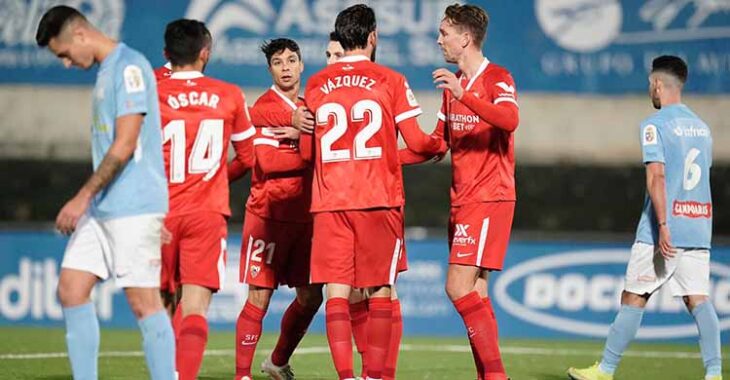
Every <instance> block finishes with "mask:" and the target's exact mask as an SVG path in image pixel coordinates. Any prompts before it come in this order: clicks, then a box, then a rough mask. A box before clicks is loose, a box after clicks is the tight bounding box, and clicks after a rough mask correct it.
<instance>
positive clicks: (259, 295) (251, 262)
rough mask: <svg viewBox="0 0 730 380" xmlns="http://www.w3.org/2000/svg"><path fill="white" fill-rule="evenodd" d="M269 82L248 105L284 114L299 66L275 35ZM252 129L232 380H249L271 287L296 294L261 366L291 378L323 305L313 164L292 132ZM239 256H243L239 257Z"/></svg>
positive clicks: (286, 42) (290, 46)
mask: <svg viewBox="0 0 730 380" xmlns="http://www.w3.org/2000/svg"><path fill="white" fill-rule="evenodd" d="M261 50H262V51H263V53H264V54H265V55H266V59H267V62H268V65H269V71H270V72H271V76H272V78H273V80H274V85H273V86H272V87H271V89H269V90H268V91H266V92H265V93H264V94H263V95H261V97H260V98H259V99H258V100H257V101H256V103H255V104H254V106H253V109H254V110H259V109H263V110H264V111H266V112H272V113H273V112H285V111H288V112H291V111H293V110H296V109H297V108H299V107H301V106H303V104H304V103H303V102H302V100H301V99H300V98H299V88H300V79H301V73H302V71H303V70H304V65H303V63H302V60H301V52H300V49H299V46H298V45H297V43H296V42H294V41H292V40H290V39H287V38H279V39H275V40H272V41H269V42H268V43H266V44H264V45H263V46H262V47H261ZM288 129H289V130H291V131H294V132H296V134H295V135H294V136H292V137H291V138H286V137H285V135H286V134H287V133H289V132H291V131H289V132H287V131H285V130H284V128H269V127H264V128H260V127H258V126H257V127H256V135H255V137H254V140H253V146H254V152H255V165H254V168H253V176H252V180H251V195H250V196H249V198H248V202H247V203H246V216H245V221H244V226H243V245H242V247H241V248H242V252H241V257H242V259H241V272H240V273H241V274H240V279H241V281H242V282H244V283H246V284H248V289H249V290H248V298H247V300H246V304H245V305H244V307H243V310H242V311H241V314H240V315H239V317H238V321H237V323H236V379H251V363H252V361H253V356H254V352H255V350H256V344H257V343H258V340H259V337H260V336H261V321H262V319H263V318H264V315H265V314H266V310H267V308H268V306H269V301H270V299H271V296H272V294H273V292H274V290H275V289H276V288H277V287H278V285H280V284H281V285H288V286H289V287H295V288H296V293H297V296H296V298H295V299H294V301H293V302H292V303H291V305H290V306H289V308H287V310H286V312H285V313H284V316H283V317H282V321H281V331H280V335H279V340H278V342H277V344H276V347H275V348H274V351H273V352H272V353H271V355H270V356H269V357H268V358H267V359H266V360H265V361H264V362H263V363H262V365H261V369H262V371H263V372H266V373H268V374H269V375H270V376H271V377H272V378H274V379H293V378H294V375H293V372H292V370H291V367H290V366H289V358H290V357H291V355H292V353H293V352H294V349H295V348H296V347H297V345H298V344H299V342H300V341H301V339H302V338H303V337H304V334H305V332H306V331H307V328H308V327H309V324H310V322H311V321H312V319H313V318H314V315H315V314H316V313H317V310H319V306H320V305H321V304H322V285H310V284H309V260H310V251H311V241H312V215H311V213H310V212H309V208H310V203H311V190H312V183H311V182H312V169H311V167H310V166H309V164H308V163H307V162H305V161H304V160H303V159H302V156H301V155H300V153H299V141H298V134H299V131H298V130H296V129H294V128H291V127H288ZM244 257H245V259H244Z"/></svg>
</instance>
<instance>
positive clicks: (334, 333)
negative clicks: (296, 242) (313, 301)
mask: <svg viewBox="0 0 730 380" xmlns="http://www.w3.org/2000/svg"><path fill="white" fill-rule="evenodd" d="M354 242H355V235H354V233H353V230H352V226H351V225H350V223H349V221H348V220H347V217H346V215H345V212H319V213H315V214H314V232H313V235H312V259H311V266H310V269H311V277H312V281H311V282H312V283H313V284H322V283H323V284H327V286H326V298H327V302H326V304H325V322H326V326H327V341H328V343H329V347H330V353H331V354H332V360H333V362H334V365H335V369H336V370H337V375H338V378H339V379H352V378H354V376H353V370H352V325H351V324H350V302H349V301H348V298H349V297H350V292H351V290H352V285H353V283H354V281H355V259H354V255H355V253H354V251H353V249H352V247H353V246H354Z"/></svg>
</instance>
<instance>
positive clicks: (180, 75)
mask: <svg viewBox="0 0 730 380" xmlns="http://www.w3.org/2000/svg"><path fill="white" fill-rule="evenodd" d="M204 76H205V75H203V73H201V72H200V71H178V72H175V73H172V74H171V75H170V79H198V78H202V77H204Z"/></svg>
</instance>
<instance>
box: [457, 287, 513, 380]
mask: <svg viewBox="0 0 730 380" xmlns="http://www.w3.org/2000/svg"><path fill="white" fill-rule="evenodd" d="M454 306H455V307H456V311H458V312H459V314H460V315H461V318H462V319H463V320H464V325H465V326H466V330H467V334H468V336H469V343H470V345H471V349H472V353H473V354H474V359H475V362H476V365H477V369H478V370H480V371H482V372H481V373H480V378H484V379H503V378H506V377H505V374H504V366H503V365H502V358H501V355H500V353H499V343H498V341H497V330H496V326H497V324H496V320H495V319H494V317H493V316H492V315H493V311H492V309H491V307H490V308H487V305H486V302H483V301H482V299H481V298H480V297H479V294H478V293H477V292H471V293H469V294H467V295H465V296H463V297H461V298H459V299H457V300H456V301H454ZM490 306H491V304H490Z"/></svg>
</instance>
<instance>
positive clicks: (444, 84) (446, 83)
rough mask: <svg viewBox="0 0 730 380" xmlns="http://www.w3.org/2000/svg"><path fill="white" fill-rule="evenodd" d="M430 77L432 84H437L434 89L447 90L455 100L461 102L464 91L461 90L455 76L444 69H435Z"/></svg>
mask: <svg viewBox="0 0 730 380" xmlns="http://www.w3.org/2000/svg"><path fill="white" fill-rule="evenodd" d="M432 75H433V83H437V85H436V88H441V89H444V90H449V91H451V95H453V96H454V98H455V99H456V100H461V97H462V96H464V89H463V88H461V84H460V83H459V79H458V78H456V74H454V73H452V72H451V71H449V70H446V69H436V71H434V72H433V74H432Z"/></svg>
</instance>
